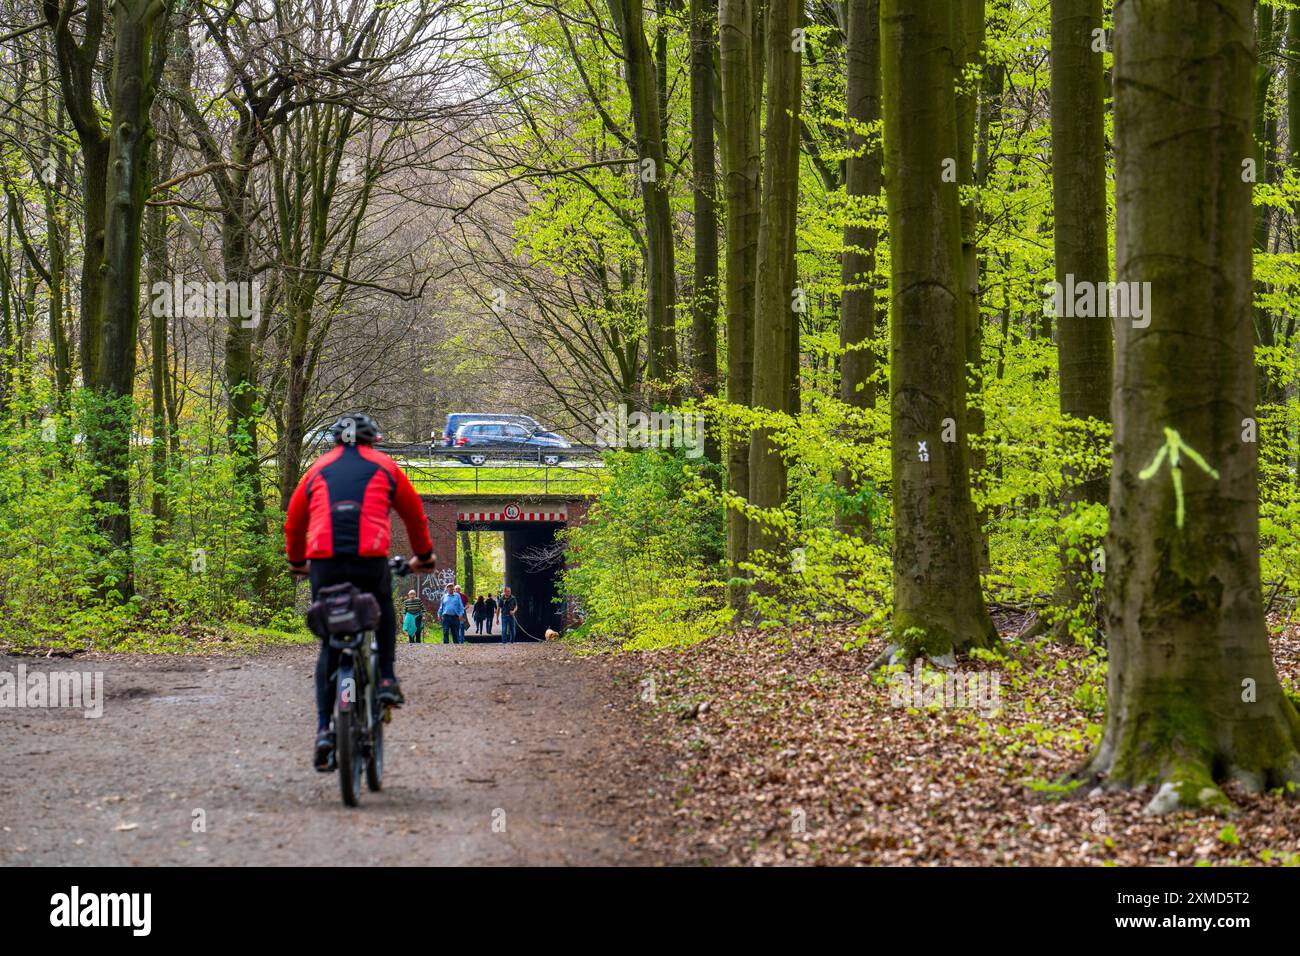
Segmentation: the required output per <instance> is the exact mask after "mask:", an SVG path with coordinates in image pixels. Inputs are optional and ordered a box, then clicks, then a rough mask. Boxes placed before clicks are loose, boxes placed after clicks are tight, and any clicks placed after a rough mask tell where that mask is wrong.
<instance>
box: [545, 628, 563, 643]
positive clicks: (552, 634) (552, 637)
mask: <svg viewBox="0 0 1300 956" xmlns="http://www.w3.org/2000/svg"><path fill="white" fill-rule="evenodd" d="M545 637H546V640H548V641H558V640H559V639H560V635H559V634H558V633H557V632H556V631H555V630H554V629H553V628H549V627H548V628H547V629H546V634H545Z"/></svg>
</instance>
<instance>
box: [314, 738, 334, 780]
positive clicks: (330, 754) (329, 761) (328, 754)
mask: <svg viewBox="0 0 1300 956" xmlns="http://www.w3.org/2000/svg"><path fill="white" fill-rule="evenodd" d="M312 765H313V766H314V767H315V768H316V770H317V771H318V772H319V773H329V772H330V771H331V770H334V769H336V768H337V767H338V764H336V763H335V762H334V732H333V731H331V730H322V731H321V732H320V733H318V734H317V735H316V749H315V752H314V753H313V756H312Z"/></svg>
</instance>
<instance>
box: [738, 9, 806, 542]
mask: <svg viewBox="0 0 1300 956" xmlns="http://www.w3.org/2000/svg"><path fill="white" fill-rule="evenodd" d="M802 14H803V6H802V4H801V3H800V2H799V0H772V2H771V3H770V4H769V5H768V9H767V23H766V25H765V33H766V41H765V45H766V47H767V84H768V92H767V117H766V122H765V124H764V128H763V139H764V141H765V142H766V144H767V161H766V162H765V163H764V164H763V200H762V216H761V218H760V220H759V226H758V290H757V300H758V307H757V309H756V311H755V321H754V401H753V404H754V407H755V408H763V409H768V410H770V411H777V412H783V413H788V411H789V409H790V402H791V381H792V372H791V362H793V361H797V356H792V355H791V354H790V348H791V342H792V334H793V333H792V328H791V326H792V323H793V322H794V320H795V313H794V311H793V309H792V304H793V296H794V287H795V276H794V240H795V224H796V218H797V213H798V203H799V110H800V105H801V99H802V92H803V54H802V52H799V51H798V50H796V49H794V47H795V46H796V45H798V44H796V43H795V34H794V31H795V30H796V29H797V28H799V27H800V26H801V25H802V22H803V21H802ZM785 496H786V467H785V460H784V458H782V456H781V450H780V449H779V448H778V447H777V445H776V444H775V443H774V442H773V441H772V438H771V429H769V428H758V429H755V431H754V432H753V434H752V435H751V436H750V442H749V500H750V503H751V504H753V505H756V506H757V507H760V508H777V507H780V506H781V505H782V504H784V503H785ZM749 534H750V539H749V546H750V550H751V551H752V550H757V549H759V548H763V549H765V550H771V549H772V548H775V547H777V546H779V545H780V544H781V536H780V535H778V534H776V533H774V531H773V529H771V528H770V527H767V526H760V525H758V524H751V526H750V531H749Z"/></svg>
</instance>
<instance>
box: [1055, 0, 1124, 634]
mask: <svg viewBox="0 0 1300 956" xmlns="http://www.w3.org/2000/svg"><path fill="white" fill-rule="evenodd" d="M1101 24H1102V10H1101V0H1052V67H1051V68H1052V201H1053V204H1054V205H1055V207H1056V230H1055V239H1054V249H1055V255H1056V281H1057V282H1058V283H1060V284H1061V286H1062V287H1065V286H1066V284H1067V277H1069V276H1073V282H1074V284H1075V285H1076V286H1077V285H1080V284H1082V283H1092V284H1094V288H1100V283H1103V282H1106V281H1107V280H1108V279H1109V277H1110V257H1109V253H1108V251H1107V233H1106V230H1107V221H1106V157H1105V125H1104V117H1105V112H1104V111H1105V92H1104V87H1103V82H1104V77H1103V69H1102V53H1101V52H1100V51H1098V50H1095V49H1094V45H1095V44H1094V37H1093V31H1094V30H1098V29H1100V28H1101ZM1067 311H1068V310H1067ZM1056 326H1057V350H1056V361H1057V369H1058V373H1059V376H1060V389H1061V393H1060V401H1061V405H1060V407H1061V414H1063V415H1068V416H1069V417H1070V418H1073V419H1080V420H1083V419H1096V420H1097V421H1103V422H1109V421H1110V391H1111V381H1112V371H1111V368H1112V362H1113V356H1112V348H1111V337H1112V333H1111V319H1109V318H1100V317H1089V318H1083V317H1072V316H1070V315H1059V316H1057V317H1056ZM1065 475H1066V480H1067V483H1066V485H1065V488H1064V490H1063V493H1062V495H1061V507H1062V509H1063V510H1064V511H1065V512H1066V513H1069V512H1070V511H1071V510H1073V509H1074V508H1075V507H1076V506H1077V505H1079V504H1083V503H1089V504H1100V503H1102V502H1104V501H1105V500H1106V486H1107V476H1106V474H1105V472H1097V473H1095V474H1078V473H1075V472H1074V471H1072V470H1069V469H1067V470H1066V471H1065ZM1061 561H1062V576H1061V582H1060V587H1059V589H1058V592H1057V602H1058V603H1060V604H1064V605H1067V606H1071V607H1072V606H1074V605H1075V604H1077V603H1078V602H1079V600H1081V596H1082V593H1083V581H1084V577H1085V575H1087V574H1088V573H1089V570H1090V565H1091V559H1090V556H1089V555H1083V556H1081V557H1076V558H1074V559H1071V558H1070V557H1069V556H1068V555H1067V554H1066V551H1065V549H1064V548H1062V551H1061ZM1057 633H1058V634H1060V635H1062V636H1064V634H1065V631H1064V629H1063V628H1058V629H1057Z"/></svg>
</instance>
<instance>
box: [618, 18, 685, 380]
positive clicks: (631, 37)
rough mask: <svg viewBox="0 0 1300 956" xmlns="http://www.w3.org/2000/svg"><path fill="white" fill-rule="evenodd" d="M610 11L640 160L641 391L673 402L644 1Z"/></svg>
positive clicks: (672, 343) (670, 282)
mask: <svg viewBox="0 0 1300 956" xmlns="http://www.w3.org/2000/svg"><path fill="white" fill-rule="evenodd" d="M609 11H610V15H611V17H612V18H613V20H614V24H615V26H616V27H617V28H618V34H619V37H620V38H621V39H622V41H623V68H624V74H625V79H626V81H627V89H628V96H629V98H630V99H631V102H632V125H633V126H634V128H635V133H636V148H637V157H638V159H639V160H640V165H639V166H638V170H639V172H640V179H641V208H642V213H643V215H644V219H645V231H646V241H645V246H646V261H645V283H646V342H647V345H648V363H647V366H646V379H647V389H646V391H647V393H648V396H649V397H650V399H651V400H652V401H654V400H659V401H667V402H669V403H672V402H674V401H675V400H676V398H677V395H678V391H679V389H678V384H679V383H678V382H677V331H676V329H677V313H676V305H677V291H676V266H675V265H674V254H673V222H672V209H671V208H670V207H669V204H668V166H667V163H666V162H665V160H664V136H663V129H664V127H663V115H662V113H661V109H660V105H661V103H660V93H659V85H658V82H657V80H656V76H655V74H656V70H655V64H654V61H653V60H652V59H651V57H650V45H649V44H648V43H647V42H646V38H645V22H644V21H645V8H644V3H643V0H609Z"/></svg>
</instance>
